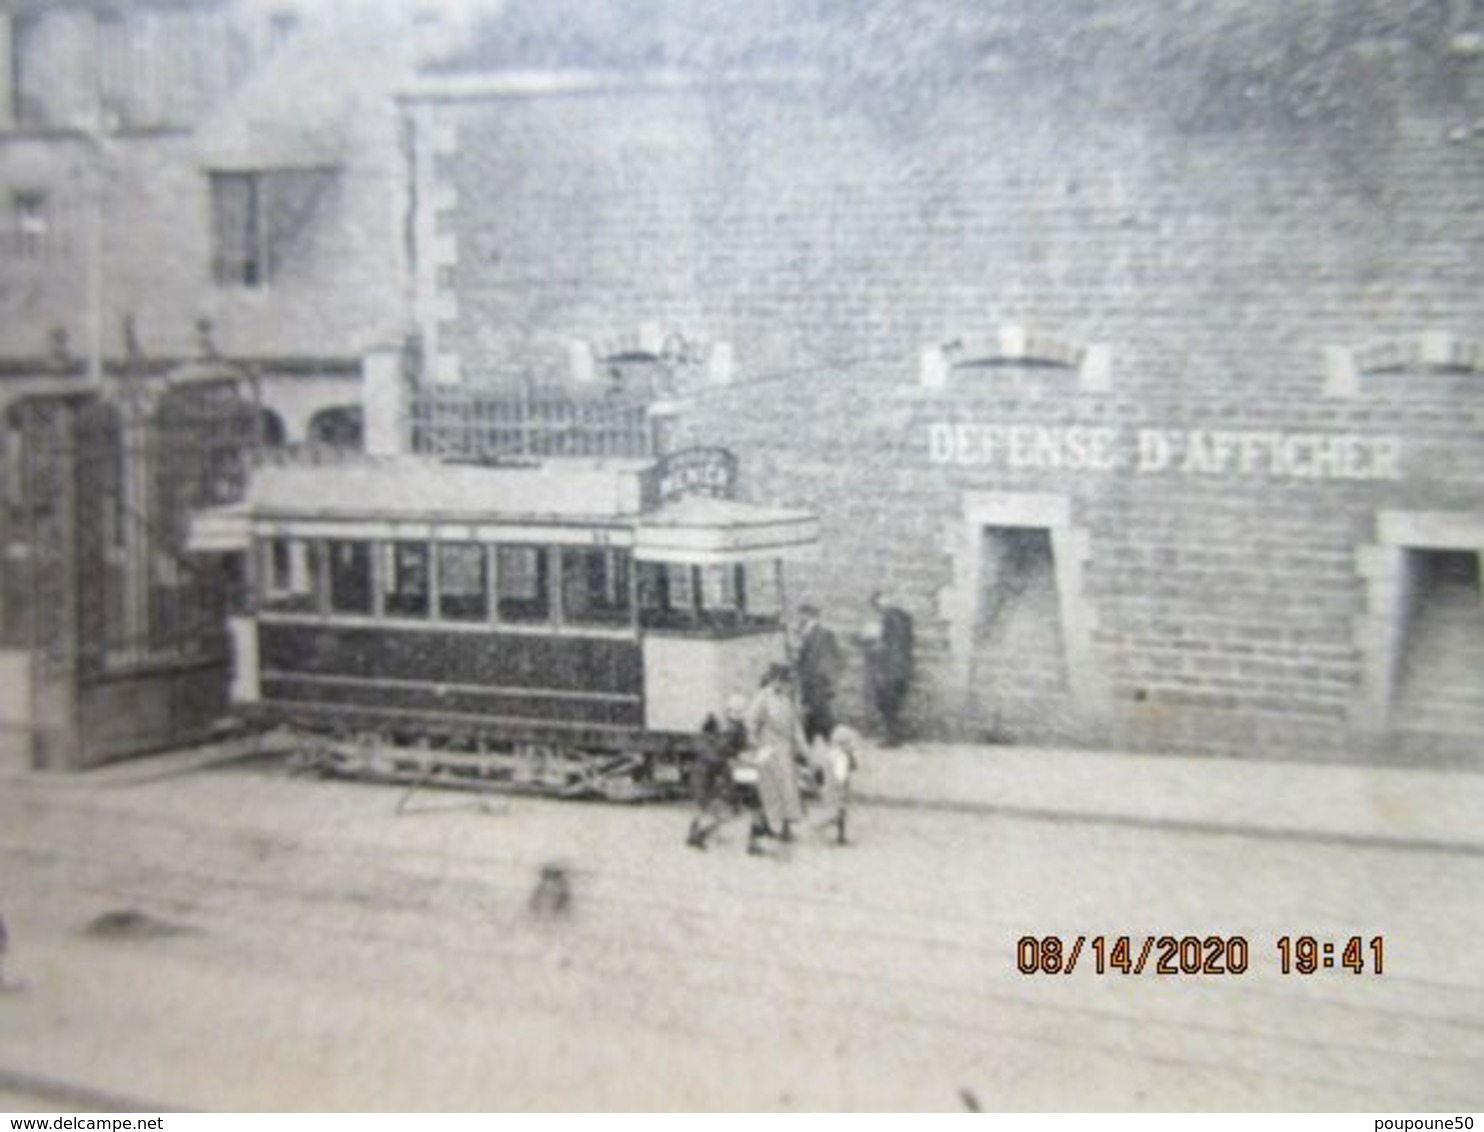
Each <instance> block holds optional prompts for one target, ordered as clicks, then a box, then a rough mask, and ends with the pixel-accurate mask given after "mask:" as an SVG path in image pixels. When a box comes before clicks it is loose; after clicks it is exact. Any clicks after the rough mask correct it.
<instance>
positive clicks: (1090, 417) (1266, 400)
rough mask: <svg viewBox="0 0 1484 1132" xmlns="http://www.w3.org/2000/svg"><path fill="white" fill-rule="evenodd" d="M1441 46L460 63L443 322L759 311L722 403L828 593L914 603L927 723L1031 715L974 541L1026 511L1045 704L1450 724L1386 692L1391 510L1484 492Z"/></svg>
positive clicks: (1468, 229) (1140, 733) (499, 328)
mask: <svg viewBox="0 0 1484 1132" xmlns="http://www.w3.org/2000/svg"><path fill="white" fill-rule="evenodd" d="M1409 58H1411V60H1412V61H1411V62H1410V63H1409V64H1408V66H1406V67H1403V66H1401V65H1400V64H1398V65H1396V66H1395V67H1392V68H1391V69H1390V70H1388V76H1389V78H1388V83H1387V84H1386V85H1384V86H1381V87H1378V88H1377V89H1378V91H1379V92H1380V93H1379V94H1378V95H1377V99H1378V100H1379V101H1376V102H1375V103H1373V104H1369V105H1367V106H1366V107H1362V108H1358V109H1359V110H1360V111H1362V112H1361V113H1360V114H1359V115H1358V116H1356V115H1354V114H1352V115H1350V116H1348V117H1347V116H1344V115H1341V116H1340V117H1334V116H1332V115H1331V116H1323V117H1316V118H1314V119H1313V120H1304V119H1303V117H1302V116H1295V115H1292V114H1288V115H1279V114H1274V115H1267V116H1264V115H1260V114H1236V115H1230V116H1227V117H1223V116H1221V115H1206V116H1204V117H1200V116H1192V115H1190V114H1186V113H1184V111H1186V110H1187V109H1188V108H1187V107H1183V106H1162V105H1161V104H1160V89H1159V86H1158V82H1157V76H1153V79H1154V80H1156V81H1154V85H1153V86H1152V87H1151V93H1148V94H1146V95H1144V96H1142V100H1141V101H1138V102H1137V103H1129V102H1127V101H1120V99H1121V98H1122V97H1123V95H1125V94H1126V93H1127V91H1129V90H1133V89H1137V87H1138V84H1137V83H1136V82H1124V83H1122V84H1113V85H1109V86H1106V87H1104V88H1097V89H1094V90H1092V91H1090V92H1089V91H1075V92H1073V93H1069V83H1068V82H1067V81H1064V80H1065V76H1064V75H1058V74H1047V73H1044V72H1035V71H1033V70H1029V69H1026V68H1020V69H1012V70H1010V71H1008V72H1004V73H998V74H996V73H990V74H987V75H982V76H978V77H975V78H974V79H972V80H971V81H970V80H965V81H961V82H955V83H945V84H943V85H942V87H941V88H939V87H933V88H931V90H930V92H929V94H927V95H924V93H923V88H921V87H918V88H914V90H913V93H912V96H911V98H910V99H907V100H894V98H893V96H892V95H891V94H890V92H884V91H881V90H875V91H860V90H858V89H857V90H856V91H855V92H854V94H852V92H851V91H850V90H848V89H842V88H841V87H840V86H839V85H838V84H832V83H830V82H826V81H817V80H816V79H815V78H813V77H810V76H808V75H805V74H802V73H800V74H793V75H772V76H770V77H769V78H768V79H767V80H766V81H763V80H761V79H759V78H758V77H757V76H756V75H754V76H752V77H750V78H747V79H745V80H744V79H738V80H736V81H729V80H727V79H725V78H719V79H718V78H712V79H710V80H708V81H706V82H704V83H703V82H701V81H699V80H696V81H682V80H678V79H677V78H676V77H675V76H673V75H656V74H648V75H647V74H643V73H638V72H631V73H628V74H626V75H623V76H596V77H595V76H592V75H571V74H566V75H564V74H556V75H551V76H547V77H546V78H545V79H542V80H540V81H534V80H531V79H529V78H517V77H514V76H509V75H504V76H502V75H492V76H485V79H484V80H483V81H482V82H468V81H466V82H465V83H464V85H463V86H462V87H461V88H460V90H459V93H458V95H457V96H452V95H449V94H448V92H447V91H445V93H444V95H443V96H434V95H433V94H432V93H429V91H427V90H425V92H424V95H423V96H422V97H420V98H417V99H414V100H413V101H412V103H411V106H412V110H411V114H412V115H413V116H415V117H416V118H417V120H418V121H419V122H420V123H422V126H423V128H424V130H425V131H427V132H428V133H429V135H430V136H431V135H432V134H434V133H436V136H437V137H438V138H439V147H438V154H437V158H436V160H434V161H430V162H428V163H426V164H425V166H424V168H425V169H426V170H427V172H426V174H425V176H426V182H425V183H424V182H420V183H419V184H418V193H417V195H418V198H419V200H421V201H422V202H424V205H423V207H424V212H423V224H422V226H421V228H420V231H422V232H423V233H424V239H425V240H435V241H436V242H437V246H438V249H439V261H438V262H439V266H438V270H437V271H435V272H428V273H425V275H424V277H423V279H422V290H423V299H424V305H423V307H422V309H424V310H428V311H433V310H436V311H437V312H438V317H437V321H436V325H431V326H425V334H426V335H427V336H428V337H429V340H430V341H433V342H436V353H437V354H438V355H440V359H439V362H438V364H439V365H440V366H442V367H444V369H445V372H449V373H453V374H456V375H457V376H458V377H459V378H460V379H461V380H463V381H464V382H467V383H470V384H486V383H500V382H504V381H509V380H512V379H513V378H512V375H515V374H519V373H534V374H535V375H537V376H538V378H540V379H543V380H551V381H562V380H567V379H569V378H570V377H571V376H573V371H572V362H571V359H572V357H573V347H574V344H582V343H591V342H595V341H603V340H610V339H612V338H613V337H614V336H615V335H623V334H625V333H629V332H631V331H633V329H634V328H635V327H640V326H643V325H646V324H648V325H651V326H657V327H658V328H659V329H660V331H661V334H662V336H664V335H669V334H671V333H675V334H678V335H680V336H682V337H683V338H684V339H685V340H686V341H688V342H694V343H700V344H702V345H704V344H706V343H716V342H724V343H727V344H728V345H729V347H730V350H731V354H732V363H733V367H734V368H733V383H732V385H730V386H729V387H726V388H722V389H718V388H715V387H710V388H707V389H705V390H704V391H702V392H701V393H699V394H698V395H697V396H696V397H695V399H694V400H693V402H692V403H691V405H690V408H689V412H688V414H687V416H686V426H685V427H686V435H687V436H688V437H690V438H692V439H695V440H697V441H700V442H721V443H724V444H727V445H729V446H731V447H733V448H734V449H736V450H737V451H738V453H739V454H740V456H741V457H742V461H743V468H744V480H745V485H746V490H747V492H748V494H750V495H752V496H754V497H756V498H758V499H766V500H770V501H775V502H779V503H790V504H800V505H806V506H811V507H815V508H817V509H818V510H819V512H820V513H821V516H822V519H823V525H824V526H823V529H824V540H825V543H824V552H823V560H822V562H821V563H820V565H819V566H818V567H817V568H814V569H811V570H809V571H807V572H806V573H805V574H804V575H803V576H802V577H801V578H800V580H799V587H798V594H797V596H799V597H801V598H802V597H804V596H808V597H811V598H813V599H815V600H817V601H819V602H820V603H821V604H823V605H824V606H825V607H826V609H827V610H829V611H830V614H831V615H832V616H833V618H834V619H835V620H836V621H837V623H839V624H841V625H842V627H846V628H849V627H850V626H851V625H852V623H853V622H854V621H855V620H856V618H857V617H858V615H859V613H860V611H862V609H863V602H864V600H865V598H866V596H867V594H868V593H869V592H870V591H871V590H873V589H876V588H878V587H879V588H885V589H888V590H889V591H891V592H892V593H894V594H896V595H898V597H899V599H900V601H901V602H902V604H904V605H905V606H906V607H907V608H908V609H909V610H910V611H911V612H912V613H913V614H914V615H915V617H916V618H917V622H918V625H919V628H920V633H921V637H922V654H923V672H922V679H921V680H920V681H919V688H918V692H917V694H916V697H915V710H916V712H917V714H918V715H919V717H920V722H921V725H922V726H923V727H924V728H927V729H930V730H932V731H935V732H938V733H942V734H956V735H971V736H972V735H982V734H992V733H993V732H994V726H993V719H992V716H993V713H992V712H990V713H988V714H986V711H985V710H984V708H985V705H983V704H982V703H978V704H976V702H975V701H976V696H977V694H978V693H977V691H976V689H975V688H974V687H973V686H972V672H973V670H974V667H973V663H971V661H972V659H973V658H972V657H971V656H969V655H968V654H970V653H973V652H974V651H975V650H981V651H982V650H984V649H990V650H991V651H992V649H993V634H992V629H993V627H992V626H977V627H976V624H975V622H976V619H978V618H980V617H982V613H983V610H982V592H981V591H982V588H983V587H982V584H981V580H980V578H979V572H980V571H981V569H982V563H981V562H980V561H979V559H978V558H977V557H976V554H977V551H976V550H975V549H974V547H975V545H976V540H977V539H978V537H979V535H978V532H979V529H980V528H982V527H983V526H986V525H988V526H997V525H999V526H1012V527H1013V526H1016V525H1021V524H1028V525H1031V526H1039V527H1043V528H1044V529H1047V530H1049V531H1051V532H1052V545H1053V549H1054V551H1055V554H1056V557H1057V563H1056V571H1057V573H1056V578H1057V585H1058V589H1059V610H1060V624H1059V626H1058V632H1059V634H1060V636H1061V637H1062V639H1063V641H1064V648H1065V649H1066V651H1067V656H1068V659H1069V661H1070V662H1071V663H1070V666H1069V672H1070V675H1069V676H1068V677H1067V679H1068V681H1069V687H1068V689H1067V697H1068V699H1069V701H1070V705H1071V715H1070V720H1071V721H1070V722H1069V723H1067V724H1066V725H1065V726H1059V727H1057V728H1053V729H1050V730H1049V731H1047V732H1046V733H1044V734H1038V733H1037V732H1036V729H1035V728H1031V729H1030V730H1027V731H1022V732H1021V734H1020V735H1019V736H1011V737H1020V738H1032V739H1038V740H1040V741H1062V740H1066V741H1073V742H1096V743H1117V744H1121V745H1129V746H1137V747H1147V748H1154V749H1164V748H1179V749H1196V750H1209V751H1213V752H1229V753H1238V754H1257V755H1268V754H1288V755H1297V756H1301V757H1315V758H1328V757H1382V758H1384V757H1392V756H1397V757H1403V758H1420V757H1422V755H1421V754H1418V753H1417V752H1418V751H1421V750H1422V746H1426V744H1422V745H1418V744H1414V743H1413V742H1412V740H1411V739H1410V738H1408V737H1406V736H1398V735H1397V734H1396V733H1395V732H1394V729H1391V728H1390V724H1389V723H1388V721H1387V720H1388V710H1387V706H1386V704H1387V700H1388V697H1389V696H1390V695H1391V694H1392V692H1391V681H1392V676H1390V675H1387V674H1388V673H1391V672H1393V670H1394V669H1395V668H1396V666H1397V665H1399V664H1401V663H1403V662H1404V659H1405V658H1404V656H1402V655H1400V653H1399V652H1398V650H1401V652H1404V651H1405V641H1404V640H1401V643H1400V644H1398V643H1397V640H1392V639H1391V637H1396V634H1391V637H1389V636H1388V630H1386V629H1385V626H1386V625H1388V624H1391V623H1392V621H1393V620H1394V618H1393V614H1392V613H1391V612H1387V610H1388V609H1390V606H1388V605H1387V602H1388V601H1390V600H1392V599H1391V598H1388V597H1387V596H1386V595H1387V594H1389V593H1391V592H1392V590H1395V588H1396V587H1395V586H1394V585H1392V581H1394V579H1391V578H1390V573H1394V571H1395V570H1396V569H1400V568H1399V567H1394V566H1385V565H1383V566H1380V567H1376V566H1375V561H1377V558H1376V554H1375V553H1374V552H1373V550H1372V549H1367V548H1374V547H1375V546H1376V545H1378V544H1380V543H1383V542H1384V541H1385V540H1384V539H1382V537H1381V536H1380V534H1378V523H1379V516H1380V515H1381V513H1382V512H1387V513H1401V514H1407V515H1414V514H1423V513H1425V514H1428V515H1438V516H1442V518H1441V519H1440V521H1441V522H1443V523H1444V524H1445V525H1446V524H1448V523H1449V522H1452V521H1453V520H1455V519H1456V523H1457V525H1458V529H1459V530H1470V529H1473V527H1471V526H1470V524H1477V517H1478V515H1479V503H1478V499H1479V492H1480V489H1481V487H1484V354H1481V347H1480V345H1479V341H1480V339H1481V338H1484V261H1481V260H1480V258H1479V256H1478V254H1477V249H1478V247H1479V246H1480V243H1481V240H1484V194H1481V189H1480V185H1481V184H1484V146H1481V145H1480V143H1479V140H1478V139H1477V137H1475V136H1474V135H1472V134H1470V133H1468V132H1467V131H1466V130H1464V131H1462V132H1461V129H1460V126H1459V123H1460V122H1468V121H1472V120H1474V118H1476V117H1477V113H1478V107H1477V106H1475V105H1474V104H1473V103H1472V102H1470V101H1469V97H1470V96H1468V95H1467V94H1466V86H1465V85H1464V84H1463V83H1462V82H1461V81H1455V80H1458V77H1459V76H1458V74H1457V73H1455V72H1458V71H1459V70H1460V69H1461V68H1463V69H1466V67H1467V66H1481V65H1484V63H1480V62H1477V61H1463V62H1460V61H1459V60H1456V59H1449V58H1443V57H1441V56H1440V57H1438V59H1437V60H1435V62H1436V67H1435V69H1434V70H1435V71H1436V73H1434V71H1427V70H1426V60H1425V59H1423V60H1422V61H1421V62H1419V61H1418V60H1417V59H1416V58H1415V57H1410V56H1409ZM1418 68H1422V69H1423V70H1421V71H1419V70H1418ZM1146 77H1147V76H1146ZM1070 85H1075V84H1070ZM448 89H449V90H452V87H451V86H450V87H449V88H448ZM1104 96H1105V97H1104ZM434 202H436V203H434ZM578 376H581V375H578ZM960 425H966V426H971V427H970V428H969V429H967V430H962V431H956V426H960ZM1017 426H1019V427H1020V428H1022V429H1024V430H1025V431H1019V432H1018V431H1016V428H1017ZM976 429H977V431H975V430H976ZM986 429H990V430H993V429H1000V430H1002V431H1000V432H994V431H985V430H986ZM1074 430H1080V431H1074ZM1156 433H1157V434H1158V438H1157V439H1156V438H1153V437H1154V434H1156ZM935 437H936V438H937V439H936V440H935ZM1161 444H1167V445H1168V447H1169V451H1168V453H1167V458H1165V457H1164V456H1162V450H1161V447H1160V446H1161ZM1450 517H1452V518H1451V519H1450ZM1458 537H1459V538H1461V539H1463V541H1465V542H1466V541H1467V540H1468V538H1470V537H1472V536H1469V535H1460V536H1458ZM1474 549H1475V550H1478V549H1484V547H1475V548H1474ZM1382 557H1385V556H1384V555H1383V556H1382ZM1393 557H1395V556H1394V555H1393ZM1377 570H1379V571H1380V575H1381V576H1380V577H1379V580H1378V575H1377V573H1376V571H1377ZM1388 586H1390V587H1391V589H1388ZM1413 596H1414V597H1415V595H1413ZM1393 597H1394V594H1393ZM1408 600H1412V598H1408ZM1378 603H1379V605H1378ZM1378 610H1379V611H1378ZM1397 616H1400V615H1399V614H1398V615H1397ZM1398 639H1401V638H1398ZM1388 640H1390V641H1391V643H1390V644H1388V643H1387V642H1388ZM983 659H984V658H983V657H980V660H981V661H982V660H983ZM990 660H991V662H993V658H992V657H991V658H990ZM1013 662H1014V661H1013V658H1007V659H1005V660H1003V661H1001V663H1013ZM1477 706H1478V708H1479V710H1478V711H1477V712H1473V711H1472V709H1470V711H1471V712H1472V714H1469V713H1465V722H1464V723H1463V724H1461V725H1457V726H1455V728H1454V730H1455V731H1458V727H1459V726H1461V728H1462V731H1461V735H1462V736H1463V741H1462V742H1461V745H1459V749H1462V748H1463V747H1475V748H1476V747H1477V745H1478V744H1477V739H1478V738H1479V737H1480V735H1481V734H1484V704H1480V705H1477ZM857 707H858V708H859V710H861V711H864V705H863V703H861V702H860V701H853V702H852V712H854V711H855V710H856V709H857ZM1455 737H1457V736H1455ZM1427 749H1428V751H1430V752H1432V753H1434V754H1436V753H1437V752H1438V751H1439V750H1444V751H1446V750H1452V749H1453V748H1449V747H1448V746H1447V744H1446V743H1445V744H1443V746H1442V747H1438V746H1437V745H1436V744H1433V745H1431V746H1428V748H1427Z"/></svg>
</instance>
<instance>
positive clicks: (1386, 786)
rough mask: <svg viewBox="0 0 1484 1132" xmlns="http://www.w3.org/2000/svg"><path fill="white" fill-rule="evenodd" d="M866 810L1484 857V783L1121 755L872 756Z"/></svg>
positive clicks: (906, 750)
mask: <svg viewBox="0 0 1484 1132" xmlns="http://www.w3.org/2000/svg"><path fill="white" fill-rule="evenodd" d="M855 790H856V796H857V797H858V798H859V799H860V800H861V801H862V802H881V803H890V804H899V805H919V806H946V807H954V808H963V809H983V810H986V811H997V812H1003V813H1020V814H1025V815H1028V816H1030V815H1034V816H1040V817H1048V816H1065V817H1073V818H1092V819H1103V820H1112V821H1125V822H1134V823H1144V822H1148V823H1151V824H1155V823H1157V824H1162V825H1185V826H1190V827H1198V828H1207V829H1230V830H1234V831H1243V832H1254V831H1257V832H1263V833H1274V834H1284V835H1298V836H1310V837H1322V838H1337V839H1342V840H1357V841H1382V842H1393V843H1406V844H1411V845H1418V846H1440V847H1442V846H1446V847H1456V848H1466V849H1469V850H1473V851H1481V852H1484V774H1477V773H1472V772H1469V771H1460V770H1432V769H1429V770H1406V769H1400V768H1396V767H1371V766H1356V765H1334V764H1315V763H1296V762H1277V761H1260V760H1256V759H1250V760H1243V759H1233V758H1217V757H1209V756H1207V757H1197V756H1189V755H1136V754H1128V753H1123V752H1111V751H1077V750H1058V749H1030V748H1024V747H993V746H954V745H930V744H922V745H917V746H908V747H901V748H896V749H890V750H884V749H874V750H872V749H867V750H866V751H864V752H863V753H862V758H861V769H860V772H859V774H858V777H857V779H856V786H855Z"/></svg>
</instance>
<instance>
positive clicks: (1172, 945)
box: [1016, 935, 1385, 975]
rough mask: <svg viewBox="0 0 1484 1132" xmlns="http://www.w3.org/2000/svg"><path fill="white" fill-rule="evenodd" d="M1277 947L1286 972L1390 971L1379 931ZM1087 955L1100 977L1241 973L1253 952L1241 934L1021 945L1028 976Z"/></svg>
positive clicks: (1019, 959)
mask: <svg viewBox="0 0 1484 1132" xmlns="http://www.w3.org/2000/svg"><path fill="white" fill-rule="evenodd" d="M1276 949H1277V952H1278V972H1279V974H1283V975H1313V974H1316V973H1318V972H1322V971H1335V970H1339V971H1348V972H1350V973H1351V974H1355V975H1364V974H1373V975H1379V974H1381V973H1382V972H1383V970H1384V969H1385V939H1384V938H1383V937H1382V936H1379V935H1377V936H1371V937H1370V938H1369V939H1367V938H1366V937H1364V936H1359V935H1352V936H1349V937H1344V938H1340V939H1327V938H1319V937H1316V936H1312V935H1299V936H1289V935H1285V936H1280V937H1278V940H1277V941H1276ZM1084 954H1086V956H1087V958H1088V960H1089V964H1090V969H1091V971H1092V973H1093V974H1097V975H1105V974H1123V975H1130V974H1132V975H1142V974H1145V973H1146V972H1148V973H1149V974H1153V975H1242V974H1245V973H1246V972H1247V970H1248V957H1249V954H1250V951H1249V948H1248V943H1247V937H1246V936H1242V935H1231V936H1221V935H1210V936H1196V935H1185V936H1174V935H1158V936H1157V935H1145V936H1133V937H1131V936H1127V935H1118V936H1107V935H1095V936H1086V935H1078V936H1067V937H1065V940H1064V939H1063V937H1062V936H1059V935H1047V936H1033V935H1027V936H1021V938H1020V940H1019V942H1018V943H1017V944H1016V966H1017V967H1018V968H1019V970H1020V973H1021V974H1023V975H1070V974H1071V973H1072V972H1073V971H1075V970H1076V969H1077V961H1078V959H1079V958H1080V957H1082V956H1083V955H1084ZM1084 966H1087V965H1084Z"/></svg>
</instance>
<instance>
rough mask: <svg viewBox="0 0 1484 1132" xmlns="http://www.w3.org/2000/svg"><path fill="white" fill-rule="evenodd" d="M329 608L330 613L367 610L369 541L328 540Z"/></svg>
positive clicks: (369, 566)
mask: <svg viewBox="0 0 1484 1132" xmlns="http://www.w3.org/2000/svg"><path fill="white" fill-rule="evenodd" d="M329 549H330V609H331V611H332V612H334V613H370V612H371V544H370V543H368V542H342V541H332V542H331V543H330V546H329Z"/></svg>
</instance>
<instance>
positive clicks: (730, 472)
mask: <svg viewBox="0 0 1484 1132" xmlns="http://www.w3.org/2000/svg"><path fill="white" fill-rule="evenodd" d="M736 494H737V457H736V456H735V455H733V454H732V453H731V452H729V451H728V450H727V449H725V448H685V449H682V450H681V451H679V452H672V453H670V455H668V456H665V457H664V458H662V459H661V460H659V461H658V462H656V463H655V465H654V466H653V467H652V468H650V469H649V470H648V472H647V473H646V478H645V486H644V495H645V500H646V503H647V505H648V506H650V507H658V506H659V505H661V504H663V503H671V502H673V501H674V500H677V499H684V498H685V497H686V496H688V495H704V496H709V497H710V498H712V499H733V498H735V497H736Z"/></svg>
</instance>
